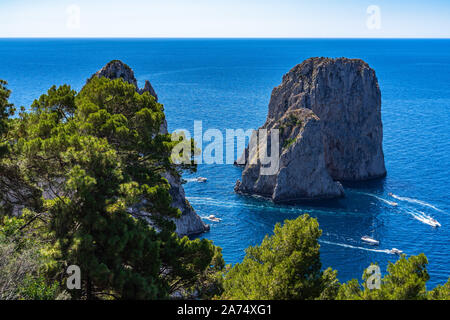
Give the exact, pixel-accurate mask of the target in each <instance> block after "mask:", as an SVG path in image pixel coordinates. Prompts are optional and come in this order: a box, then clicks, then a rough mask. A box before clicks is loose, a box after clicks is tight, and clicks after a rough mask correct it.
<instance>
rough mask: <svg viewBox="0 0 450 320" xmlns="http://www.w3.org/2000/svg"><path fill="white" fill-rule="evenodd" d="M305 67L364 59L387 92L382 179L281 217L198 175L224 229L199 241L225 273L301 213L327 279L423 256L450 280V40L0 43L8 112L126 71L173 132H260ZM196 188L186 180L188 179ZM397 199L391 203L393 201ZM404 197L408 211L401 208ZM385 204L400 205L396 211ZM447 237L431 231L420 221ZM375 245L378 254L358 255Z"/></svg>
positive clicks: (213, 171) (434, 279)
mask: <svg viewBox="0 0 450 320" xmlns="http://www.w3.org/2000/svg"><path fill="white" fill-rule="evenodd" d="M311 56H329V57H341V56H346V57H350V58H361V59H364V60H365V61H367V62H368V63H369V64H370V66H371V67H373V68H374V69H375V70H376V73H377V76H378V79H379V83H380V87H381V92H382V114H383V125H384V152H385V159H386V167H387V170H388V175H387V177H386V178H385V179H382V180H378V181H372V182H369V183H362V184H357V185H350V186H346V192H347V197H346V198H345V199H342V200H339V201H335V202H328V203H322V204H320V205H315V206H278V205H273V204H271V203H270V202H267V201H265V200H262V199H258V198H252V197H244V196H240V195H236V194H235V193H234V192H233V186H234V183H235V181H236V179H238V178H239V177H240V173H241V169H239V168H236V167H234V166H232V165H201V166H199V170H198V173H197V174H196V175H194V176H203V177H207V178H208V182H207V183H196V182H188V183H187V184H186V185H185V189H186V194H187V196H188V198H189V200H190V201H191V203H192V205H193V206H194V208H195V209H196V210H197V212H198V214H199V215H200V216H207V215H210V214H214V215H216V216H218V217H220V218H221V219H222V221H221V222H219V223H214V222H208V223H210V224H211V231H210V232H209V233H205V234H203V235H201V237H204V238H208V239H212V240H213V241H214V243H215V244H216V245H219V246H221V247H222V248H223V255H224V257H225V260H226V262H228V263H236V262H239V261H241V260H242V258H243V256H244V254H245V253H244V249H245V248H246V247H248V246H249V245H255V244H258V243H260V242H261V240H262V239H263V237H264V235H266V234H268V233H269V234H270V233H271V232H272V229H273V226H274V225H275V223H277V222H282V221H283V220H285V219H293V218H295V217H297V216H298V215H300V214H302V213H305V212H308V213H310V215H312V216H314V217H316V218H318V220H319V223H320V226H321V228H322V229H323V236H322V239H321V255H322V262H323V266H324V267H328V266H331V267H333V268H335V269H337V270H338V271H339V278H340V280H341V281H346V280H349V279H351V278H360V277H361V275H362V271H363V270H364V268H366V267H368V266H369V264H370V263H371V262H378V263H379V264H380V266H381V267H382V269H384V268H385V266H386V265H387V262H388V261H395V260H396V259H397V257H396V256H394V255H390V254H388V253H386V252H385V251H383V250H385V249H391V248H392V247H396V248H399V249H401V250H403V251H404V252H405V253H407V254H409V255H411V254H418V253H421V252H424V253H425V254H426V255H427V257H428V259H429V262H430V264H429V268H428V269H429V272H430V275H431V280H430V282H429V287H430V288H432V287H434V286H435V285H436V284H439V283H443V282H445V281H446V280H447V278H448V277H449V276H450V250H449V243H450V197H449V196H450V192H449V187H450V130H449V127H448V126H449V125H450V41H449V40H344V39H342V40H325V39H321V40H300V39H299V40H288V39H286V40H213V39H211V40H175V39H174V40H167V39H162V40H123V39H121V40H98V39H91V40H81V39H79V40H27V39H22V40H0V79H5V80H8V81H9V87H10V88H11V89H12V90H13V94H12V101H13V102H14V103H15V104H16V105H18V106H20V105H24V106H29V105H30V104H31V102H32V101H33V99H35V98H37V97H39V95H40V94H42V93H43V92H45V91H46V90H47V89H48V88H49V87H50V86H51V85H53V84H58V85H59V84H63V83H67V84H70V85H72V86H73V87H74V88H75V89H77V90H78V89H80V88H81V87H82V85H83V84H84V82H85V80H86V79H87V78H88V77H89V76H90V75H91V74H92V73H93V72H95V71H96V70H98V69H99V68H100V67H102V66H103V65H104V64H106V63H107V62H108V61H109V60H112V59H121V60H123V61H124V62H126V63H128V64H129V65H130V66H131V67H132V68H133V69H134V70H135V73H136V77H137V78H138V80H139V83H140V85H141V86H143V83H144V80H145V79H149V80H150V81H151V82H152V84H153V86H154V88H155V90H156V91H157V93H158V96H159V98H160V102H161V103H163V104H164V105H165V110H166V114H167V119H168V123H169V129H170V130H174V129H179V128H185V129H189V130H191V132H193V121H194V120H202V121H203V129H204V130H206V129H208V128H217V129H220V130H222V131H223V132H225V129H227V128H229V129H237V128H243V129H249V128H257V127H258V126H260V125H261V124H262V123H263V122H264V121H265V118H266V114H267V104H268V102H269V98H270V93H271V90H272V88H273V87H274V86H276V85H278V84H279V83H280V82H281V77H282V75H283V74H284V73H286V72H287V71H288V70H289V69H290V68H292V67H293V66H294V65H296V64H298V63H300V62H302V61H303V60H304V59H306V58H308V57H311ZM194 176H190V175H186V176H185V178H186V179H188V181H189V178H192V177H194ZM390 192H392V193H393V194H394V195H397V196H400V197H403V198H402V199H400V200H399V199H394V198H392V197H390V196H389V195H388V193H390ZM404 197H406V198H407V199H405V198H404ZM385 200H388V201H395V202H397V203H398V206H392V205H391V204H389V202H386V201H385ZM425 216H430V217H434V218H435V219H436V220H438V221H439V222H440V223H441V225H442V227H440V228H436V229H435V228H432V227H431V226H429V225H427V224H425V223H424V219H423V218H420V217H425ZM363 235H371V236H373V237H374V238H376V239H378V240H380V242H381V243H380V246H379V247H378V248H376V247H375V248H374V247H371V246H369V245H365V244H363V243H361V241H360V238H361V236H363Z"/></svg>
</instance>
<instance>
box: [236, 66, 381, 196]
mask: <svg viewBox="0 0 450 320" xmlns="http://www.w3.org/2000/svg"><path fill="white" fill-rule="evenodd" d="M262 128H264V129H268V130H269V132H270V131H271V130H273V129H279V133H280V167H279V171H278V172H277V173H276V174H274V175H273V176H269V177H264V176H263V175H261V174H259V172H260V170H261V167H262V166H261V164H260V163H258V164H256V165H255V164H251V163H249V161H248V159H245V161H244V158H248V154H249V150H248V149H247V150H246V151H245V153H244V155H243V157H242V158H241V163H243V164H244V165H245V169H244V171H243V174H242V182H241V181H238V182H237V183H236V187H235V190H236V191H237V192H241V193H249V194H260V195H264V196H269V197H271V198H272V199H273V200H274V201H291V200H301V199H318V198H333V197H340V196H342V195H343V194H344V192H343V189H342V186H341V185H340V183H339V182H337V181H361V180H368V179H373V178H378V177H383V176H385V175H386V168H385V165H384V155H383V149H382V140H383V127H382V123H381V93H380V88H379V86H378V81H377V78H376V75H375V71H374V70H373V69H371V68H370V67H369V66H368V65H367V63H365V62H364V61H362V60H358V59H346V58H339V59H330V58H310V59H308V60H305V61H304V62H303V63H301V64H299V65H297V66H295V67H294V68H293V69H291V70H290V71H289V72H288V73H287V74H286V75H284V76H283V81H282V83H281V85H279V86H278V87H276V88H274V89H273V91H272V96H271V99H270V103H269V112H268V116H267V120H266V123H265V124H264V125H263V126H262Z"/></svg>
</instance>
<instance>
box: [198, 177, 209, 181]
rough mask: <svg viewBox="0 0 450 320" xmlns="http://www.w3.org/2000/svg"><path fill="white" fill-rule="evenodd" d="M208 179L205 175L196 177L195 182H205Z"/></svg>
mask: <svg viewBox="0 0 450 320" xmlns="http://www.w3.org/2000/svg"><path fill="white" fill-rule="evenodd" d="M207 180H208V179H206V178H205V177H198V178H197V182H206V181H207Z"/></svg>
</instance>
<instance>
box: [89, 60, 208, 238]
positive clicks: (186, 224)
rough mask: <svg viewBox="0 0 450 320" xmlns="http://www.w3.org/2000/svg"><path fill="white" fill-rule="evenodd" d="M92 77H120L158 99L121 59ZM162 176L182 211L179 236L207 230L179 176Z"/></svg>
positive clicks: (177, 223)
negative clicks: (187, 196)
mask: <svg viewBox="0 0 450 320" xmlns="http://www.w3.org/2000/svg"><path fill="white" fill-rule="evenodd" d="M92 77H99V78H101V77H105V78H108V79H112V80H114V79H118V78H122V79H123V80H124V81H126V82H128V83H130V84H133V85H134V86H135V87H136V91H137V92H138V93H139V94H142V93H144V92H149V93H150V94H151V95H152V96H154V97H155V99H156V101H158V97H157V95H156V92H155V90H154V89H153V87H152V85H151V84H150V82H149V81H148V80H147V81H146V82H145V86H144V88H143V89H139V87H138V85H137V80H136V78H135V76H134V72H133V70H132V69H131V68H130V67H129V66H128V65H126V64H125V63H123V62H122V61H119V60H113V61H111V62H109V63H108V64H106V65H105V66H104V67H103V68H102V69H100V70H99V71H97V72H96V73H95V74H94V75H92ZM92 77H91V78H92ZM160 132H161V133H162V134H166V133H167V122H166V120H164V122H163V123H162V124H161V128H160ZM164 177H165V178H166V179H167V181H168V182H169V184H170V187H171V188H170V190H169V193H170V195H171V197H172V206H173V207H174V208H178V209H180V211H181V213H182V215H181V217H180V218H178V219H173V221H174V222H175V225H176V232H177V234H178V235H180V236H185V235H192V234H198V233H202V232H205V231H207V230H209V226H208V225H206V224H205V223H204V222H203V221H202V219H201V218H200V217H199V216H198V215H197V213H196V212H195V210H194V208H192V206H191V205H190V204H189V201H188V200H187V199H186V196H185V193H184V188H183V185H182V183H181V180H180V178H178V177H175V176H174V175H172V174H170V173H169V172H166V173H165V174H164Z"/></svg>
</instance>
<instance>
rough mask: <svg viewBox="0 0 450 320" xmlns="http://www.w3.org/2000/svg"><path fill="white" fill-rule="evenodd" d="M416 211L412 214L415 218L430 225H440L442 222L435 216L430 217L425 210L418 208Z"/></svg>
mask: <svg viewBox="0 0 450 320" xmlns="http://www.w3.org/2000/svg"><path fill="white" fill-rule="evenodd" d="M414 211H415V212H416V213H414V212H411V214H412V215H413V216H414V218H415V219H416V220H419V221H420V222H423V223H425V224H427V225H429V226H432V227H440V226H441V224H440V223H439V221H437V220H436V219H434V218H433V217H430V216H429V215H426V214H425V213H424V212H422V211H418V210H414Z"/></svg>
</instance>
